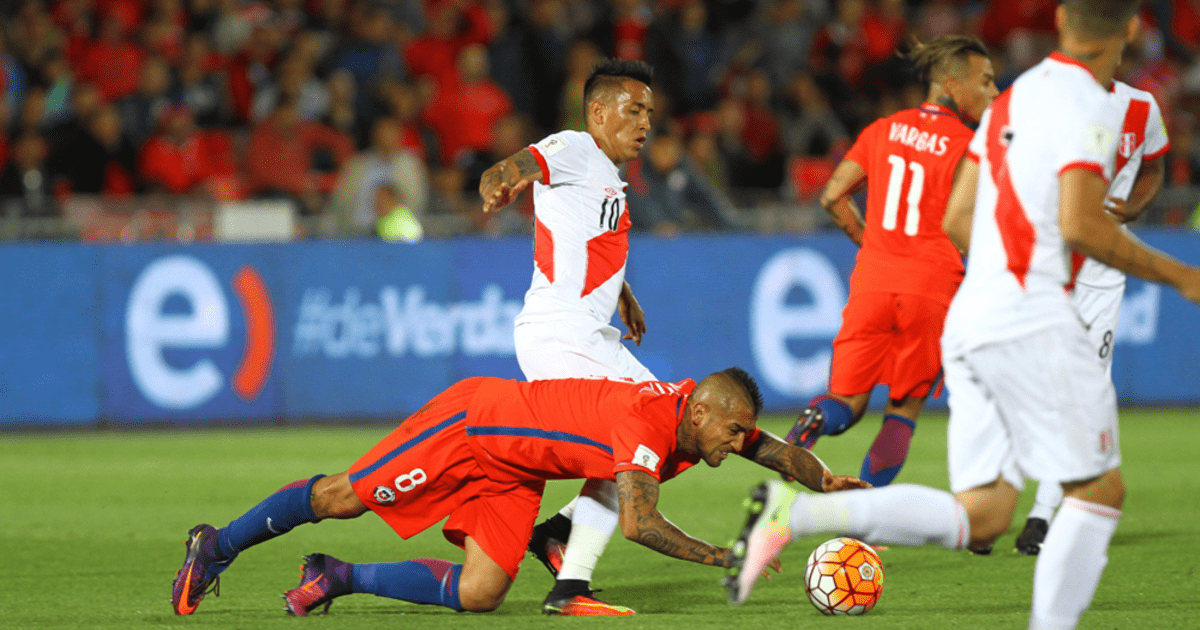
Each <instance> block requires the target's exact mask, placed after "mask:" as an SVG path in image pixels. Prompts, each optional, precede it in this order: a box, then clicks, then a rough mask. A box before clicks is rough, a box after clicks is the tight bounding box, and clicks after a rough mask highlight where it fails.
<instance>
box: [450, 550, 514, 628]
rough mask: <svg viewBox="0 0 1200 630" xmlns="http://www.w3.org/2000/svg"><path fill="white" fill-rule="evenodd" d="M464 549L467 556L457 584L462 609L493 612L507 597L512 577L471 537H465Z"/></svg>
mask: <svg viewBox="0 0 1200 630" xmlns="http://www.w3.org/2000/svg"><path fill="white" fill-rule="evenodd" d="M464 546H465V548H466V551H467V555H466V559H465V560H464V561H463V565H462V577H461V578H459V582H458V599H459V601H460V602H461V603H462V608H463V610H469V611H471V612H490V611H493V610H496V608H498V607H499V606H500V604H501V603H503V602H504V598H505V596H507V595H508V589H509V588H510V587H512V578H510V577H508V573H505V571H504V569H503V568H501V567H500V565H499V564H496V561H495V560H492V559H491V557H490V556H488V555H487V553H485V552H484V551H483V549H481V548H480V547H479V544H478V543H476V542H475V539H474V538H471V537H470V536H467V540H466V543H465V545H464Z"/></svg>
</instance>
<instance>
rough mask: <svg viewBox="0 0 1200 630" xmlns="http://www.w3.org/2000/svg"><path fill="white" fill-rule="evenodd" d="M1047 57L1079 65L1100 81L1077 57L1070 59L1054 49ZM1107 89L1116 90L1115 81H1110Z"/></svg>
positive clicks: (1070, 64)
mask: <svg viewBox="0 0 1200 630" xmlns="http://www.w3.org/2000/svg"><path fill="white" fill-rule="evenodd" d="M1049 59H1053V60H1054V61H1057V62H1059V63H1065V64H1067V65H1068V66H1079V67H1080V68H1083V69H1084V70H1086V71H1087V73H1088V74H1090V75H1092V78H1093V79H1095V80H1096V83H1100V79H1096V73H1095V72H1092V69H1091V68H1089V67H1087V66H1086V65H1084V63H1083V62H1082V61H1079V60H1078V59H1072V58H1071V57H1068V56H1066V55H1064V54H1063V53H1062V51H1059V50H1056V51H1054V52H1052V53H1050V57H1049ZM1101 85H1104V84H1103V83H1101ZM1108 91H1109V92H1116V91H1117V85H1116V82H1110V83H1109V84H1108Z"/></svg>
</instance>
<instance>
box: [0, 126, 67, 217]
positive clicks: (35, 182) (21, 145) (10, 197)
mask: <svg viewBox="0 0 1200 630" xmlns="http://www.w3.org/2000/svg"><path fill="white" fill-rule="evenodd" d="M49 155H50V147H49V144H48V143H47V142H46V139H45V138H43V137H42V135H41V134H40V133H38V132H37V130H35V129H28V128H27V129H23V130H21V131H20V132H18V133H17V135H16V136H15V137H14V139H13V148H12V159H11V160H10V161H9V162H8V164H7V165H6V166H4V167H3V168H2V169H0V200H3V205H4V206H9V204H16V205H17V208H19V211H20V214H22V215H24V216H34V217H41V216H52V215H55V214H57V213H58V209H57V205H56V203H55V201H54V183H53V178H52V176H51V173H50V169H49V167H48V165H47V158H48V157H49Z"/></svg>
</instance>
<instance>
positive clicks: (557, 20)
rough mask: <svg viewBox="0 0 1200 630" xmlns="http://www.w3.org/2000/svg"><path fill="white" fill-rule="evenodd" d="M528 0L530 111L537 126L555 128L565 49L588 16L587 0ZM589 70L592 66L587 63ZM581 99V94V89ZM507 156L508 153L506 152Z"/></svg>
mask: <svg viewBox="0 0 1200 630" xmlns="http://www.w3.org/2000/svg"><path fill="white" fill-rule="evenodd" d="M568 3H572V0H531V2H530V5H529V15H528V20H529V23H528V29H529V48H528V51H529V67H528V69H527V70H526V72H527V74H528V76H529V80H530V82H531V83H532V87H533V110H532V111H531V112H529V114H530V115H531V116H532V117H533V122H534V124H535V125H537V126H538V128H539V129H550V128H557V125H558V122H559V116H560V114H561V110H560V103H561V102H562V99H563V89H564V87H563V86H564V82H565V81H566V76H567V49H568V47H569V45H570V43H571V41H572V40H573V39H574V37H575V36H576V34H577V33H578V32H579V30H580V29H581V28H582V26H583V25H582V24H575V23H574V20H584V19H587V18H586V17H584V16H588V14H589V7H591V6H592V5H591V4H589V3H587V2H586V0H576V1H574V2H573V4H574V5H575V6H570V7H568ZM588 70H589V71H590V70H591V68H590V67H589V68H588ZM578 98H580V99H582V98H583V96H582V92H580V96H579V97H578ZM506 157H507V156H506Z"/></svg>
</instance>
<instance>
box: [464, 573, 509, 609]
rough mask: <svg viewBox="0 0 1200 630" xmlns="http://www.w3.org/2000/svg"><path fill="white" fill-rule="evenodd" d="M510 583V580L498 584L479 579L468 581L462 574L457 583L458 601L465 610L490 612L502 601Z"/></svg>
mask: <svg viewBox="0 0 1200 630" xmlns="http://www.w3.org/2000/svg"><path fill="white" fill-rule="evenodd" d="M510 584H511V582H510V583H507V584H503V585H500V584H495V583H484V582H481V581H479V580H474V581H468V579H467V576H465V575H464V576H463V578H462V581H460V582H459V583H458V601H459V603H460V604H461V605H462V608H463V610H466V611H470V612H478V613H483V612H492V611H493V610H496V609H497V608H499V607H500V604H503V603H504V598H505V596H507V595H508V587H509V586H510Z"/></svg>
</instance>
